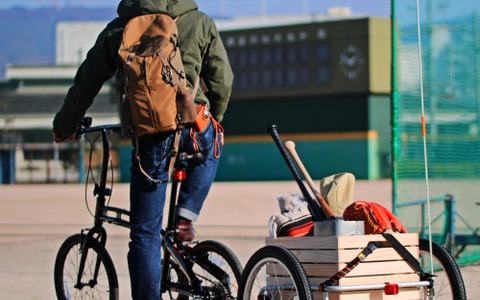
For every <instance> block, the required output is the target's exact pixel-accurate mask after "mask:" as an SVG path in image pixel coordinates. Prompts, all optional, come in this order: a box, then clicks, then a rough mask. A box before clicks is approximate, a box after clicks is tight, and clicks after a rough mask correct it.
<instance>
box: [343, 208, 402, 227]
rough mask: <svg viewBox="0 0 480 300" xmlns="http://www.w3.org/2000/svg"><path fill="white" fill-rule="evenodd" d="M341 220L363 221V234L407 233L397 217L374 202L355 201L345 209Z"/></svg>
mask: <svg viewBox="0 0 480 300" xmlns="http://www.w3.org/2000/svg"><path fill="white" fill-rule="evenodd" d="M343 218H344V219H345V220H347V221H364V222H365V234H379V233H382V232H384V231H386V230H393V231H395V232H400V233H406V232H407V230H406V229H405V227H404V226H403V224H402V222H400V220H399V219H398V218H397V216H395V215H394V214H393V213H391V212H390V211H389V210H388V209H386V208H385V207H383V206H382V205H380V204H378V203H375V202H365V201H356V202H354V203H352V204H351V205H349V206H348V207H347V208H346V209H345V211H344V212H343Z"/></svg>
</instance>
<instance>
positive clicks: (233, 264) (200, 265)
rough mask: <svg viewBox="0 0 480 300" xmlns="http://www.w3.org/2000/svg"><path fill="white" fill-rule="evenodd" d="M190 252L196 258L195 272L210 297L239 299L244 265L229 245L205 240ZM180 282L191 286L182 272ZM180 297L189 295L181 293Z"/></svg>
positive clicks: (184, 297)
mask: <svg viewBox="0 0 480 300" xmlns="http://www.w3.org/2000/svg"><path fill="white" fill-rule="evenodd" d="M190 254H191V256H192V257H193V259H194V265H193V266H192V269H193V272H194V273H195V275H196V276H197V278H198V279H200V280H201V281H202V288H203V291H204V292H206V293H207V294H208V297H209V298H208V299H237V294H238V286H239V282H240V276H241V275H242V265H241V264H240V262H239V260H238V258H237V257H236V256H235V254H234V253H233V252H232V251H231V250H230V249H229V248H228V247H227V246H225V245H223V244H222V243H219V242H216V241H203V242H200V243H198V244H197V245H196V246H195V247H193V248H192V249H191V251H190ZM225 275H226V276H225ZM180 284H181V285H182V286H183V287H185V288H187V289H189V288H191V287H190V286H189V283H188V282H186V278H185V276H183V274H180ZM178 299H182V300H185V299H188V297H187V296H184V295H180V296H179V297H178Z"/></svg>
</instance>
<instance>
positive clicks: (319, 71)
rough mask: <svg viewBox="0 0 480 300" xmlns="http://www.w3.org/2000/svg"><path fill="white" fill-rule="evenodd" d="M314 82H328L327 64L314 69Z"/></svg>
mask: <svg viewBox="0 0 480 300" xmlns="http://www.w3.org/2000/svg"><path fill="white" fill-rule="evenodd" d="M315 83H317V84H328V83H330V69H329V68H328V67H327V66H318V67H317V68H316V70H315Z"/></svg>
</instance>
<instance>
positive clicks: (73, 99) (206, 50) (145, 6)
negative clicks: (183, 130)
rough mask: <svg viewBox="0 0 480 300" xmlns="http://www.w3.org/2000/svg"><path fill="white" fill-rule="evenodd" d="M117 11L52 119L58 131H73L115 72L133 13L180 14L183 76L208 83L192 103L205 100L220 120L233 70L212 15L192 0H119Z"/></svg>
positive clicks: (63, 135)
mask: <svg viewBox="0 0 480 300" xmlns="http://www.w3.org/2000/svg"><path fill="white" fill-rule="evenodd" d="M117 12H118V16H119V17H118V18H116V19H114V20H113V21H111V22H110V23H109V24H108V25H107V26H106V28H105V29H104V30H103V31H102V32H101V33H100V34H99V36H98V38H97V41H96V42H95V45H94V46H93V47H92V48H91V49H90V50H89V52H88V54H87V58H86V59H85V61H84V62H83V63H82V64H81V65H80V67H79V69H78V71H77V74H76V76H75V79H74V84H73V86H72V87H71V88H70V89H69V91H68V93H67V96H66V97H65V101H64V103H63V105H62V107H61V109H60V111H59V112H58V113H57V114H56V116H55V119H54V120H53V131H54V132H55V134H56V136H57V137H59V138H66V137H69V136H71V135H73V134H74V133H75V130H76V128H77V126H78V124H80V122H81V120H82V118H83V117H84V116H85V113H86V111H87V109H88V108H89V107H90V105H91V104H92V102H93V100H94V98H95V96H96V95H97V94H98V92H99V91H100V89H101V88H102V86H103V84H104V82H106V81H107V80H109V79H110V78H112V77H113V76H114V74H115V73H116V71H117V68H118V48H119V47H120V43H121V39H122V33H123V29H124V28H125V25H126V24H127V22H128V21H129V20H130V19H132V18H134V17H136V16H139V15H143V14H150V13H166V14H168V15H170V16H171V17H172V18H176V17H179V18H178V20H177V27H178V32H179V45H180V51H181V53H182V60H183V64H184V68H185V73H186V75H187V76H186V77H187V81H188V83H189V86H190V88H191V89H193V85H194V83H195V81H196V80H197V77H198V76H199V75H200V76H202V78H203V79H204V81H205V85H206V87H207V91H206V92H205V93H204V92H203V91H202V89H199V91H198V93H197V96H196V97H195V102H196V103H202V102H203V103H207V104H208V105H209V107H210V112H211V113H212V116H213V117H214V118H215V119H216V120H217V121H219V122H221V121H222V119H223V115H224V113H225V110H226V109H227V105H228V101H229V98H230V93H231V86H232V81H233V73H232V70H231V67H230V64H229V62H228V57H227V53H226V50H225V47H224V45H223V43H222V40H221V39H220V35H219V33H218V30H217V28H216V26H215V23H214V22H213V20H212V19H211V18H210V17H208V16H207V15H206V14H204V13H202V12H199V11H198V6H197V4H196V3H195V2H194V1H193V0H122V1H121V2H120V4H119V5H118V9H117Z"/></svg>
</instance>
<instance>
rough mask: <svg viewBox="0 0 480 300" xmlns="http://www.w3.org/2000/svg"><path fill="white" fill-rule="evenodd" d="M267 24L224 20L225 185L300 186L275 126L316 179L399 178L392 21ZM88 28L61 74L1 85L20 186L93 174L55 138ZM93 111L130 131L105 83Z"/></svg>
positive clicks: (35, 71) (31, 73)
mask: <svg viewBox="0 0 480 300" xmlns="http://www.w3.org/2000/svg"><path fill="white" fill-rule="evenodd" d="M344 13H345V12H344ZM255 20H256V21H252V20H251V19H237V20H233V21H232V20H231V21H228V22H227V21H219V22H218V27H219V30H220V31H221V36H222V39H223V40H224V43H225V45H226V48H227V51H228V54H229V57H230V60H231V63H232V67H233V69H234V73H235V82H234V90H233V94H232V99H231V103H230V106H229V108H228V111H227V114H226V116H225V119H224V122H223V126H224V127H225V130H226V145H225V148H224V149H225V151H224V155H223V156H222V161H221V163H220V167H219V171H218V175H217V180H290V179H291V178H292V177H291V175H290V174H289V172H288V169H287V168H286V167H285V163H284V162H283V161H282V158H281V156H280V153H279V151H278V150H276V149H275V145H274V143H273V142H272V140H271V139H270V138H269V137H268V135H266V133H265V128H266V127H267V126H268V125H271V124H276V125H278V128H279V132H280V134H281V137H282V139H291V140H293V141H295V143H296V145H297V151H298V152H299V154H300V157H301V158H302V160H303V161H304V164H305V166H306V167H307V169H308V170H309V172H310V175H311V176H312V177H313V178H321V177H323V176H327V175H330V174H333V173H340V172H351V173H353V174H354V175H355V176H356V177H357V178H359V179H377V178H381V177H386V176H389V169H390V167H389V166H390V131H389V118H390V102H389V97H390V96H389V94H390V61H391V58H390V56H391V54H390V53H391V52H390V44H391V43H390V21H389V19H380V18H371V17H367V16H353V15H348V14H347V16H344V15H342V16H340V17H339V16H301V17H296V18H293V19H290V18H287V17H285V16H284V17H283V18H282V17H276V18H269V17H268V18H267V17H265V16H261V17H258V18H256V19H255ZM90 25H91V30H92V33H91V34H84V35H83V36H84V38H85V39H88V38H89V39H91V38H92V36H93V37H95V36H96V35H97V33H98V31H100V30H101V29H102V28H103V26H104V23H102V22H95V24H93V23H92V24H90ZM79 28H87V27H83V26H82V24H79V23H77V22H72V23H71V24H66V23H59V24H58V25H57V39H56V40H57V47H56V49H57V65H56V66H9V67H8V69H7V78H8V81H7V82H5V83H2V84H1V85H0V104H1V105H2V110H1V112H0V124H1V125H3V126H2V128H3V131H2V135H1V136H0V138H1V141H2V153H3V154H2V157H3V160H2V162H3V161H5V162H3V163H2V169H3V170H7V169H10V171H11V169H12V160H13V161H14V162H15V166H14V167H13V168H14V170H15V172H13V173H14V177H15V178H13V180H12V178H10V177H11V176H12V175H11V174H12V172H7V173H8V174H6V178H7V179H5V176H4V179H3V181H4V182H38V181H41V182H45V181H48V182H58V181H76V180H79V179H80V180H81V179H83V177H84V174H83V173H82V172H84V171H83V163H80V164H78V160H79V159H80V160H83V159H84V155H83V154H82V151H81V150H82V149H83V146H81V145H80V144H79V143H62V144H55V143H54V142H53V139H52V133H51V121H52V119H53V116H54V113H55V112H56V111H57V110H58V108H59V107H60V105H61V103H62V102H63V99H64V96H65V94H66V92H67V90H68V87H69V86H70V85H71V83H72V81H73V76H74V73H75V71H76V68H77V65H78V62H79V61H81V59H80V58H82V57H84V55H85V54H86V51H85V49H84V48H82V47H80V46H79V45H85V44H89V43H90V44H93V41H86V42H85V43H78V44H74V43H72V42H70V41H69V39H68V37H71V36H76V37H79V38H80V37H81V36H80V35H79V34H78V29H79ZM80 31H81V30H80ZM93 31H97V32H94V33H93ZM82 59H83V58H82ZM89 115H91V116H92V117H93V119H94V125H95V124H107V123H118V121H119V120H118V113H117V102H116V101H115V98H114V97H112V93H111V88H110V85H108V84H106V85H105V86H104V88H103V89H102V91H101V93H100V94H99V96H98V97H97V99H96V100H95V102H94V105H93V106H92V107H91V109H90V110H89ZM115 143H116V145H115V146H114V147H113V148H114V151H115V157H118V159H116V160H115V165H116V167H117V168H118V171H119V173H120V179H121V180H123V181H124V180H127V178H128V176H127V175H126V174H127V173H128V168H129V163H130V160H129V158H128V155H129V149H130V146H129V144H130V143H129V141H125V140H120V141H117V142H115ZM79 149H80V150H79ZM79 154H80V155H79ZM13 157H14V159H13ZM79 166H80V167H79ZM79 169H80V170H81V172H79V171H78V170H79ZM58 174H63V175H61V176H59V175H58ZM9 176H10V177H9ZM8 178H10V179H8Z"/></svg>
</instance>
